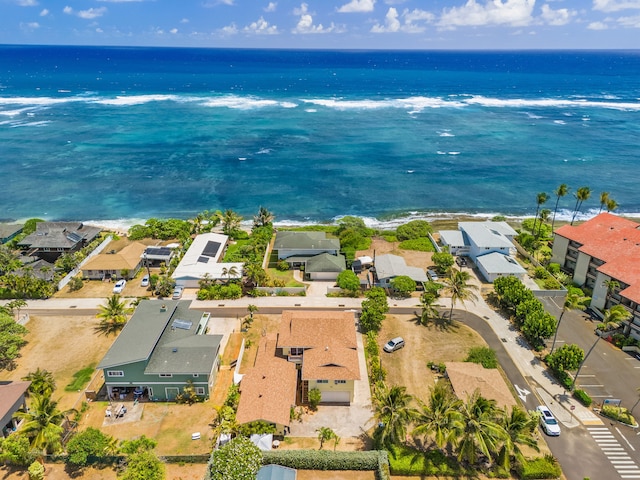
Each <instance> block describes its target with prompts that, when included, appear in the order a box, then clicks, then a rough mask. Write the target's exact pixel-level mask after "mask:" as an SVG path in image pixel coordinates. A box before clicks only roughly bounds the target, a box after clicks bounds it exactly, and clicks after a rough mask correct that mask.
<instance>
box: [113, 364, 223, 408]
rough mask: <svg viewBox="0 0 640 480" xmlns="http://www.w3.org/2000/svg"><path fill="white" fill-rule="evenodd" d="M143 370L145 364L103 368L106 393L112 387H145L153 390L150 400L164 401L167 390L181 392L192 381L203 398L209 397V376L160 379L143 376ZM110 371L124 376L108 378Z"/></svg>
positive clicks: (189, 375) (182, 376)
mask: <svg viewBox="0 0 640 480" xmlns="http://www.w3.org/2000/svg"><path fill="white" fill-rule="evenodd" d="M216 365H217V362H216ZM145 368H146V362H137V363H132V364H129V365H122V366H119V367H112V368H105V369H104V379H105V385H106V386H107V391H108V393H109V394H111V388H112V387H130V388H131V387H145V388H151V389H153V396H151V400H154V401H165V400H167V395H166V393H167V392H166V389H167V388H178V389H179V391H182V389H183V388H184V386H185V385H186V384H187V380H192V381H193V385H194V386H195V387H202V388H204V396H205V397H208V396H209V392H210V387H209V377H210V376H209V375H205V374H200V375H198V376H197V377H194V376H193V375H191V374H188V375H173V376H172V377H161V376H159V375H145V373H144V369H145ZM216 370H217V368H216ZM110 371H122V372H123V373H124V376H122V377H110V376H109V374H108V372H110Z"/></svg>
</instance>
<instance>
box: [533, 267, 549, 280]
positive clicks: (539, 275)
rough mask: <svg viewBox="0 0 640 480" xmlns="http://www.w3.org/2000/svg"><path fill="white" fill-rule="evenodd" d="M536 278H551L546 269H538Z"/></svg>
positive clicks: (535, 274)
mask: <svg viewBox="0 0 640 480" xmlns="http://www.w3.org/2000/svg"><path fill="white" fill-rule="evenodd" d="M534 276H535V277H536V278H549V272H547V271H546V270H545V268H544V267H536V269H535V273H534Z"/></svg>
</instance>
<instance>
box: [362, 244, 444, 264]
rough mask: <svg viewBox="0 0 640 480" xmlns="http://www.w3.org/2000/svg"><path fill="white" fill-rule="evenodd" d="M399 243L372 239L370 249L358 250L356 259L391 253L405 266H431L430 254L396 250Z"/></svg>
mask: <svg viewBox="0 0 640 480" xmlns="http://www.w3.org/2000/svg"><path fill="white" fill-rule="evenodd" d="M398 245H400V242H387V241H386V240H385V239H383V238H373V239H372V241H371V247H370V248H369V249H368V250H358V251H357V252H356V257H361V256H364V255H368V256H369V257H372V258H373V256H374V252H375V255H384V254H386V253H391V254H393V255H400V256H401V257H403V258H404V260H405V262H406V263H407V265H409V266H411V267H419V268H423V269H425V268H427V266H430V265H433V263H432V262H431V255H432V254H431V252H418V251H416V250H402V249H400V248H398Z"/></svg>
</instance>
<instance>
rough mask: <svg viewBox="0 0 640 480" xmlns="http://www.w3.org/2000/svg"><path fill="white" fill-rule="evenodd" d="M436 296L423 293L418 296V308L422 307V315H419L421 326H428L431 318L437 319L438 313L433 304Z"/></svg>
mask: <svg viewBox="0 0 640 480" xmlns="http://www.w3.org/2000/svg"><path fill="white" fill-rule="evenodd" d="M435 301H436V296H435V295H434V294H433V293H428V292H425V293H423V294H422V295H420V307H422V313H421V314H420V323H422V325H428V324H429V321H430V320H431V319H433V318H438V315H440V312H438V309H437V308H436V307H437V305H436V304H435Z"/></svg>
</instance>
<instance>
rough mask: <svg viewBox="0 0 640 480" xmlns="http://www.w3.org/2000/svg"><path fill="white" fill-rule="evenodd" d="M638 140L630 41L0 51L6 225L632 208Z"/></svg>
mask: <svg viewBox="0 0 640 480" xmlns="http://www.w3.org/2000/svg"><path fill="white" fill-rule="evenodd" d="M639 144H640V51H541V52H534V51H526V52H506V51H505V52H497V51H492V52H456V51H430V52H427V51H301V50H286V51H285V50H230V49H225V50H221V49H184V48H175V49H170V48H120V47H118V48H115V47H72V46H67V47H60V46H8V45H5V46H0V165H1V167H2V178H3V179H4V181H3V182H2V189H0V208H1V210H0V218H1V219H3V220H15V219H24V218H30V217H40V218H45V219H50V220H61V219H74V220H85V221H87V220H92V221H99V222H102V223H108V222H110V221H111V222H119V223H121V224H122V223H124V224H127V223H129V224H130V223H132V222H135V221H138V219H146V218H149V217H163V218H166V217H179V218H188V217H193V216H194V215H195V214H197V213H198V212H200V211H203V210H205V209H207V210H217V209H220V210H224V209H228V208H231V209H233V210H235V211H237V212H239V213H240V214H242V215H243V216H245V218H247V219H250V218H251V216H252V215H254V214H255V213H256V212H257V210H258V208H259V206H265V207H267V208H268V209H269V210H271V211H272V212H273V213H274V214H275V215H276V218H277V220H279V221H281V222H285V223H286V222H292V223H302V222H326V221H331V220H334V219H336V218H337V217H340V216H342V215H356V216H361V217H364V218H366V219H367V221H368V222H369V223H370V224H376V223H377V224H385V223H393V222H394V220H396V219H399V218H407V216H410V217H411V218H414V217H415V218H418V217H426V218H429V217H433V216H438V215H445V216H446V215H460V214H471V215H480V216H491V215H494V214H503V215H507V216H527V215H533V214H534V213H535V209H536V194H537V193H538V192H547V193H548V194H549V195H550V196H551V197H552V198H551V199H550V200H549V202H547V204H545V205H543V207H547V208H550V209H553V206H554V203H555V198H554V197H553V190H554V189H555V188H556V187H557V186H558V185H559V184H560V183H566V184H568V185H569V186H570V187H571V189H572V190H571V191H572V192H575V191H576V189H577V188H578V187H581V186H589V187H590V188H591V189H592V192H593V193H592V196H591V198H590V199H589V200H587V201H586V202H585V203H584V207H583V210H584V211H585V213H586V215H587V216H589V215H593V214H594V213H597V211H598V209H599V208H600V206H599V196H600V192H602V191H607V192H610V196H611V197H612V198H614V199H615V200H616V201H617V202H618V204H619V205H620V207H619V209H618V210H617V212H618V213H621V214H626V215H636V216H638V215H640V195H638V193H637V192H638V181H639V180H640V174H639V172H638V168H637V165H638V155H639V153H640V148H639ZM574 204H575V200H574V198H573V197H572V196H571V194H569V195H568V196H567V197H565V198H563V199H562V200H561V201H560V209H561V210H560V213H561V215H562V216H564V217H565V218H566V217H567V216H569V215H570V213H571V211H572V209H573V206H574Z"/></svg>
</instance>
